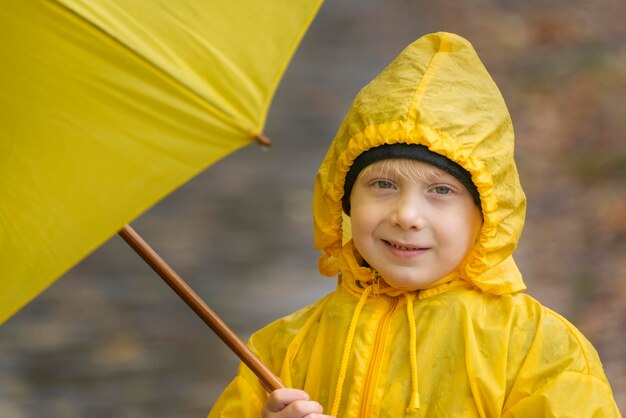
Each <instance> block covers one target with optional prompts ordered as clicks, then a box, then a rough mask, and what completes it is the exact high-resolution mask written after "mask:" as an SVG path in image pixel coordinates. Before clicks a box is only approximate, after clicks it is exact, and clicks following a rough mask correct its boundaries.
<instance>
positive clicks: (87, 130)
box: [0, 0, 321, 324]
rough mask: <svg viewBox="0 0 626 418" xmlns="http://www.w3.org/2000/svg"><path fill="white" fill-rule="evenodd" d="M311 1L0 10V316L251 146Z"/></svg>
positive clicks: (50, 1)
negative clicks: (219, 163) (187, 185)
mask: <svg viewBox="0 0 626 418" xmlns="http://www.w3.org/2000/svg"><path fill="white" fill-rule="evenodd" d="M320 3H321V0H298V1H292V0H262V1H235V0H177V1H167V0H152V1H150V2H145V1H142V0H107V1H104V0H102V1H95V0H89V1H87V0H83V1H81V0H23V1H12V2H6V4H4V5H3V7H2V8H0V62H2V63H3V64H2V66H0V120H1V121H2V123H1V124H0V324H1V323H2V322H4V321H6V320H7V319H8V318H9V317H10V316H11V315H13V314H14V313H15V312H16V311H17V310H19V309H20V308H21V307H22V306H23V305H25V304H26V303H27V302H28V301H29V300H31V299H32V298H34V297H35V296H36V295H37V294H39V293H40V292H41V291H42V290H44V289H45V288H46V287H47V286H49V285H50V284H51V283H52V282H53V281H54V280H55V279H57V278H58V277H59V276H61V275H62V274H63V273H64V272H65V271H67V270H68V269H69V268H71V267H72V266H73V265H75V264H76V263H77V262H79V261H80V260H81V259H82V258H84V257H85V256H86V255H87V254H89V253H90V252H91V251H93V250H94V249H95V248H97V247H98V246H99V245H100V244H102V243H103V242H104V241H106V240H107V239H108V238H109V237H111V236H112V235H113V234H115V233H116V232H117V231H118V230H120V228H121V227H122V226H123V225H124V224H126V223H128V222H130V221H131V220H133V219H135V218H136V217H137V216H139V215H140V214H141V213H143V212H144V211H146V210H147V209H148V208H150V207H151V206H152V205H154V204H155V203H156V202H158V201H159V200H160V199H162V198H163V197H164V196H166V195H167V194H168V193H170V192H171V191H173V190H174V189H176V188H177V187H178V186H180V185H181V184H183V183H184V182H185V181H187V180H189V179H190V178H191V177H193V176H194V175H196V174H197V173H199V172H200V171H201V170H203V169H204V168H206V167H207V166H209V165H210V164H211V163H213V162H215V161H216V160H218V159H220V158H222V157H224V156H225V155H227V154H229V153H230V152H232V151H235V150H237V149H238V148H240V147H242V146H244V145H247V144H249V143H251V142H253V141H254V140H255V139H257V140H261V141H263V138H264V137H263V135H262V130H263V124H264V121H265V117H266V114H267V111H268V108H269V104H270V101H271V99H272V96H273V93H274V91H275V89H276V87H277V84H278V82H279V79H280V77H281V76H282V74H283V72H284V70H285V68H286V66H287V63H288V61H289V59H290V58H291V56H292V54H293V52H294V51H295V49H296V46H297V44H298V43H299V41H300V39H301V38H302V36H303V34H304V32H305V31H306V28H307V27H308V25H309V24H310V22H311V20H312V19H313V17H314V15H315V13H316V12H317V9H318V8H319V6H320Z"/></svg>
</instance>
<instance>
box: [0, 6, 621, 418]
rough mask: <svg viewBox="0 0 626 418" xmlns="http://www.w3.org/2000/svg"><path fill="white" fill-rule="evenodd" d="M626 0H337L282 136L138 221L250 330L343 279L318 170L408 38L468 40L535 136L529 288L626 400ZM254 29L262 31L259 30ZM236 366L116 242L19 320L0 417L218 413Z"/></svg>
mask: <svg viewBox="0 0 626 418" xmlns="http://www.w3.org/2000/svg"><path fill="white" fill-rule="evenodd" d="M625 18H626V2H624V1H623V0H596V1H594V2H593V3H591V2H587V1H582V0H549V1H538V0H529V1H526V2H518V1H513V0H440V1H437V2H431V1H425V0H411V1H409V0H386V1H384V2H383V1H374V0H342V1H335V2H331V1H329V2H327V3H326V4H325V5H324V6H322V9H321V11H320V14H319V15H318V17H317V19H316V20H315V21H314V22H313V24H312V26H311V28H310V30H309V32H308V34H307V35H306V37H305V38H304V40H303V42H302V45H301V47H300V49H299V50H298V52H297V53H296V55H295V57H294V59H293V61H292V63H291V65H290V67H289V68H288V69H287V72H286V75H285V77H284V79H283V82H282V83H281V85H280V86H279V89H278V92H277V94H276V96H275V100H274V103H273V106H272V108H271V111H270V114H269V119H268V122H267V126H266V134H267V135H268V136H269V137H271V138H272V140H273V144H274V145H273V147H272V148H271V150H269V151H268V152H264V151H262V150H261V149H260V148H259V147H257V146H255V145H252V146H250V147H247V148H246V149H244V150H242V151H240V152H237V153H235V154H233V155H231V156H229V157H227V158H226V159H224V160H222V161H220V162H219V163H217V164H216V165H214V166H213V167H211V168H209V169H208V170H207V171H205V172H204V173H202V174H201V175H199V176H198V177H197V178H195V179H194V180H192V181H191V182H189V183H188V184H186V185H185V186H184V187H182V188H181V189H179V190H178V191H176V192H175V193H174V194H172V195H170V196H169V197H167V198H166V199H165V200H164V201H162V202H161V203H160V204H158V205H157V206H156V207H154V208H153V209H152V210H150V211H149V212H148V213H146V214H145V215H143V216H142V217H141V218H139V219H138V220H137V221H136V222H134V224H133V225H134V227H135V228H136V229H137V231H138V232H139V233H140V234H142V235H143V236H144V238H145V239H146V240H147V241H148V242H149V243H151V245H152V246H153V247H154V248H155V249H156V250H157V251H158V252H159V253H160V254H161V255H162V256H163V257H164V258H165V259H166V260H167V261H168V262H169V263H170V264H171V265H172V266H173V267H174V268H175V269H176V270H177V271H178V273H179V274H180V275H181V276H182V277H183V278H185V279H186V280H187V281H188V282H189V284H190V285H191V286H192V287H193V288H194V289H195V290H196V291H197V292H198V293H199V294H200V295H201V296H202V297H203V298H204V299H205V300H206V301H207V303H208V304H209V305H210V306H211V307H212V308H213V309H214V310H215V311H216V312H217V313H218V314H220V315H221V316H222V318H223V319H224V320H225V321H226V322H227V323H228V324H229V325H230V326H231V327H232V328H233V329H234V330H235V331H236V332H237V333H238V334H239V335H240V336H241V337H242V338H244V339H246V338H247V337H248V336H249V335H250V334H251V333H252V332H253V331H254V330H256V329H258V328H259V327H261V326H263V325H264V324H266V323H268V322H270V321H273V320H275V319H277V318H279V317H281V316H283V315H285V314H287V313H289V312H291V311H293V310H295V309H296V308H298V307H301V306H303V305H307V304H309V303H311V302H313V301H314V300H316V299H317V298H319V297H320V296H322V295H323V294H325V293H327V292H329V291H331V290H332V289H333V288H334V285H335V282H334V280H332V279H331V280H328V279H325V278H323V277H321V276H319V274H318V273H317V269H316V263H317V257H318V254H317V253H316V252H315V251H314V250H313V244H312V241H313V236H312V221H311V194H312V185H313V179H314V176H315V173H316V170H317V167H318V166H319V163H320V162H321V160H322V158H323V156H324V154H325V152H326V149H327V147H328V145H329V144H330V141H331V139H332V137H333V135H334V133H335V131H336V130H337V128H338V126H339V124H340V123H341V120H342V119H343V117H344V115H345V113H346V112H347V110H348V107H349V106H350V103H351V101H352V99H353V97H354V95H355V94H356V93H357V91H358V90H359V89H360V88H361V87H362V86H363V85H364V84H365V83H367V82H368V81H369V80H370V79H371V78H373V77H374V76H375V75H376V74H378V72H380V71H381V70H382V69H383V68H384V67H385V66H386V65H387V64H388V63H389V62H390V61H391V60H392V59H393V58H394V57H395V56H396V55H397V54H398V53H399V52H400V51H401V50H402V49H403V48H404V47H405V46H406V45H408V44H409V43H411V42H412V41H413V40H415V39H417V38H418V37H420V36H421V35H423V34H426V33H429V32H434V31H439V30H446V31H451V32H456V33H459V34H461V35H463V36H465V37H467V38H468V39H469V40H470V41H471V42H472V43H473V45H474V47H475V48H476V50H477V51H478V54H479V55H480V56H481V58H482V60H483V62H484V64H485V66H486V67H487V69H488V70H489V71H490V73H491V74H492V76H493V78H494V79H495V80H496V83H497V84H498V85H499V86H500V88H501V90H502V94H503V95H504V98H505V100H506V102H507V104H508V106H509V109H510V111H511V115H512V118H513V123H514V127H515V131H516V141H517V143H516V146H517V149H516V158H517V162H518V168H519V172H520V177H521V180H522V184H523V186H524V188H525V191H526V193H527V196H528V203H529V208H528V215H527V221H526V227H525V230H524V234H523V235H522V239H521V242H520V245H519V248H518V250H517V252H516V260H517V262H518V264H519V265H520V268H521V270H522V272H523V273H524V277H525V281H526V283H527V285H528V287H529V289H528V293H530V294H531V295H533V296H534V297H536V298H537V299H539V301H541V302H542V303H543V304H544V305H546V306H548V307H550V308H552V309H554V310H556V311H558V312H559V313H561V314H563V315H565V316H566V317H567V318H568V319H569V320H570V321H572V322H573V323H574V324H575V325H576V326H577V327H579V328H580V329H581V330H582V332H583V333H584V334H585V335H586V336H587V337H588V338H589V339H590V340H591V341H592V343H593V344H594V345H595V347H596V348H597V350H598V352H599V354H600V357H601V359H602V361H603V363H604V367H605V371H606V374H607V376H608V378H609V380H610V382H611V384H612V387H613V391H614V394H615V397H616V399H617V401H618V404H619V406H620V409H621V410H622V411H626V303H625V302H626V140H625V139H624V138H626V103H625V99H624V98H625V97H626V25H624V20H625ZM251 41H252V40H251ZM236 367H237V359H236V358H235V356H234V355H233V354H231V353H230V352H229V350H228V349H227V348H225V346H224V345H223V344H222V343H221V342H220V341H219V340H218V339H217V337H215V336H214V335H213V334H212V332H211V331H210V330H209V329H208V328H207V327H206V326H205V325H204V323H203V322H202V321H201V320H200V319H198V318H197V317H196V316H195V314H193V313H192V312H191V310H189V308H187V307H186V305H184V304H183V302H181V301H180V300H179V299H178V297H177V296H175V295H174V293H173V292H172V291H171V290H170V289H169V288H168V287H167V286H166V285H165V284H164V283H163V282H162V281H161V279H159V278H158V277H157V276H156V275H155V274H154V273H153V272H152V271H151V270H150V269H149V268H148V267H147V266H146V265H145V264H144V263H143V261H141V260H140V259H139V257H138V256H136V255H135V254H134V252H133V251H132V250H130V248H128V247H127V245H126V244H125V243H124V242H123V241H122V240H121V239H120V238H118V237H113V238H112V239H111V240H110V241H109V242H107V243H106V244H105V245H104V246H102V247H101V248H100V249H99V250H97V251H96V252H94V253H93V254H92V255H90V256H89V257H88V258H87V259H86V260H84V261H83V262H82V263H80V264H79V265H78V266H76V267H75V268H74V269H73V270H71V271H70V272H69V273H68V274H66V275H65V276H64V277H63V278H62V279H60V280H59V281H57V282H56V283H55V284H54V285H52V287H51V288H49V289H48V290H47V291H46V292H44V293H43V294H42V295H40V296H39V297H38V298H37V299H36V300H35V301H34V302H32V303H30V304H29V305H28V306H27V307H26V308H24V309H23V310H22V311H21V312H19V313H18V314H17V315H16V316H15V317H13V318H12V319H10V320H9V321H8V322H7V323H6V324H5V325H3V326H2V327H0V376H1V377H0V417H2V418H25V417H63V418H72V417H86V416H89V417H112V416H113V417H119V418H125V417H129V418H130V417H133V418H135V417H136V418H140V417H190V418H191V417H204V416H206V415H207V413H208V412H209V410H210V408H211V405H212V404H213V402H214V401H215V399H216V398H217V396H218V395H219V393H220V392H221V390H222V389H223V388H224V387H225V386H226V385H227V384H228V382H229V381H230V379H231V378H232V377H233V376H234V374H235V372H236Z"/></svg>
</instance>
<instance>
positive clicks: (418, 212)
mask: <svg viewBox="0 0 626 418" xmlns="http://www.w3.org/2000/svg"><path fill="white" fill-rule="evenodd" d="M390 221H391V223H392V224H393V225H394V226H397V227H400V228H402V229H403V230H406V231H410V230H415V231H419V230H421V229H423V228H424V226H425V223H426V221H425V218H424V208H423V205H422V202H421V201H420V199H419V196H416V195H414V194H409V193H406V194H402V195H401V196H399V197H398V199H396V201H395V204H394V207H393V210H392V212H391V217H390Z"/></svg>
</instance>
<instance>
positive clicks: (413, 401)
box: [404, 293, 420, 414]
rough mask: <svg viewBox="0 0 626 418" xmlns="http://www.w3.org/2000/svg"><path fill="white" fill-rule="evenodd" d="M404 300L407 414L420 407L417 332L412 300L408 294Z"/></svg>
mask: <svg viewBox="0 0 626 418" xmlns="http://www.w3.org/2000/svg"><path fill="white" fill-rule="evenodd" d="M404 298H405V299H406V316H407V319H408V320H409V361H410V365H411V398H410V400H409V406H408V408H407V410H406V412H408V413H409V414H411V413H413V412H417V410H418V409H419V407H420V394H419V384H418V380H417V331H416V329H415V316H414V314H413V299H412V298H411V295H410V294H409V293H405V294H404Z"/></svg>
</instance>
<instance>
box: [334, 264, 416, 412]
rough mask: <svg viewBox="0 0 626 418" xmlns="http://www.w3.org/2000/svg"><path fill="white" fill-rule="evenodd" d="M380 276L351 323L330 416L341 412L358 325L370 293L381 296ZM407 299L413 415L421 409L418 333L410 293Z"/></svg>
mask: <svg viewBox="0 0 626 418" xmlns="http://www.w3.org/2000/svg"><path fill="white" fill-rule="evenodd" d="M378 279H379V278H378V275H375V276H374V280H373V282H372V285H370V286H368V287H366V288H365V289H364V290H363V293H361V297H360V299H359V302H358V303H357V305H356V307H355V308H354V312H353V314H352V319H351V321H350V327H349V328H348V335H347V336H346V342H345V344H344V348H343V354H342V356H341V363H340V366H339V375H338V377H337V386H336V387H335V396H334V397H333V405H332V408H331V412H330V415H332V416H337V412H338V411H339V405H340V403H341V397H342V393H343V385H344V383H345V380H346V373H347V370H348V360H349V358H350V352H351V351H352V342H353V341H354V334H355V333H356V327H357V324H358V320H359V316H360V315H361V310H362V309H363V306H364V305H365V302H366V301H367V298H368V296H369V295H370V293H372V292H374V295H375V296H378V294H379V280H378ZM404 298H405V299H406V313H407V319H408V323H409V363H410V373H411V397H410V399H409V405H408V407H407V413H409V414H413V413H415V412H417V411H418V410H419V408H420V396H419V384H418V378H417V331H416V326H415V316H414V313H413V299H412V298H411V295H410V294H409V293H404Z"/></svg>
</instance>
